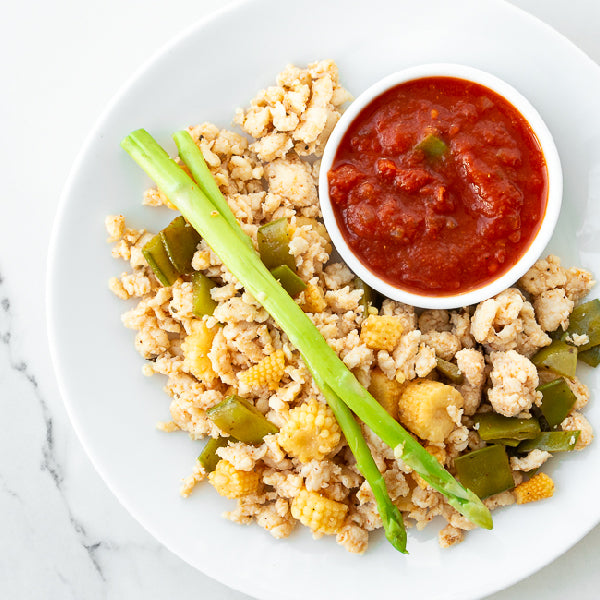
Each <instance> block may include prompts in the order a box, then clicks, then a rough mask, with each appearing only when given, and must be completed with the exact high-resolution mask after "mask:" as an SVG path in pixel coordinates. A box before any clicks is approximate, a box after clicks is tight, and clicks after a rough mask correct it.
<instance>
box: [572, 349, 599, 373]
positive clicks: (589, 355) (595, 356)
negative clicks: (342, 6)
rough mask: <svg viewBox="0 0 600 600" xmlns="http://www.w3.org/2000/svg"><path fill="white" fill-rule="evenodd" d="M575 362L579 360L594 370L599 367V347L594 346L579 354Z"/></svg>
mask: <svg viewBox="0 0 600 600" xmlns="http://www.w3.org/2000/svg"><path fill="white" fill-rule="evenodd" d="M577 360H581V361H583V362H584V363H586V364H588V365H590V367H593V368H594V369H595V368H596V367H597V366H598V365H600V346H594V347H593V348H590V349H589V350H584V351H583V352H579V353H578V354H577Z"/></svg>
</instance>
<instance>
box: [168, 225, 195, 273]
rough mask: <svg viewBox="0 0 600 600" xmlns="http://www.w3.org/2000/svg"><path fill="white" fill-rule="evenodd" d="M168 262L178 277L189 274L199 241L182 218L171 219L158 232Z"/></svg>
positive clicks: (193, 230) (191, 228)
mask: <svg viewBox="0 0 600 600" xmlns="http://www.w3.org/2000/svg"><path fill="white" fill-rule="evenodd" d="M159 235H160V237H161V239H162V242H163V244H164V246H165V249H166V251H167V254H168V256H169V260H170V261H171V264H172V265H173V266H174V267H175V269H176V270H177V271H178V272H179V274H180V275H185V274H186V273H191V272H192V271H193V269H192V257H193V256H194V252H196V246H197V245H198V242H199V241H200V239H201V238H200V236H199V235H198V232H197V231H196V230H195V229H194V228H193V227H192V226H191V225H189V224H188V223H186V221H185V219H184V218H183V217H177V218H176V219H173V220H172V221H171V222H170V223H169V224H168V225H167V227H165V228H164V229H163V230H162V231H161V232H160V234H159Z"/></svg>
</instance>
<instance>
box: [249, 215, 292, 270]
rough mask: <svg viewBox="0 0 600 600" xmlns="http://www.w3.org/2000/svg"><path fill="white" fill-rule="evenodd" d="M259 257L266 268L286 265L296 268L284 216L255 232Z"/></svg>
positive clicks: (287, 224) (287, 225) (286, 221)
mask: <svg viewBox="0 0 600 600" xmlns="http://www.w3.org/2000/svg"><path fill="white" fill-rule="evenodd" d="M256 238H257V240H258V252H259V253H260V259H261V260H262V261H263V263H264V265H265V267H267V269H274V268H275V267H279V266H281V265H286V266H287V267H288V268H289V269H291V270H292V271H295V270H296V261H295V260H294V257H293V256H292V255H291V254H290V234H289V223H288V220H287V219H286V218H285V217H284V218H282V219H276V220H275V221H271V222H270V223H267V224H266V225H263V226H262V227H259V228H258V232H257V234H256Z"/></svg>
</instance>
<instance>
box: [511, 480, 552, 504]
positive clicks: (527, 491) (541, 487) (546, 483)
mask: <svg viewBox="0 0 600 600" xmlns="http://www.w3.org/2000/svg"><path fill="white" fill-rule="evenodd" d="M515 494H516V496H517V504H527V503H528V502H537V501H538V500H543V499H544V498H550V497H551V496H552V495H553V494H554V481H552V479H551V478H550V477H548V475H546V473H538V474H537V475H534V476H533V477H532V478H531V479H530V480H529V481H524V482H523V483H520V484H519V485H518V486H517V487H516V488H515Z"/></svg>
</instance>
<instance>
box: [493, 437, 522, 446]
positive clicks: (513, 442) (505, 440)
mask: <svg viewBox="0 0 600 600" xmlns="http://www.w3.org/2000/svg"><path fill="white" fill-rule="evenodd" d="M520 443H521V440H515V439H511V438H498V439H495V440H490V444H500V445H501V446H510V447H515V448H516V447H517V446H518V445H519V444H520Z"/></svg>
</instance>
